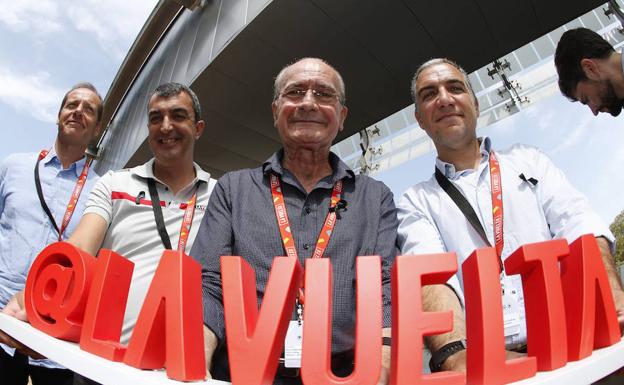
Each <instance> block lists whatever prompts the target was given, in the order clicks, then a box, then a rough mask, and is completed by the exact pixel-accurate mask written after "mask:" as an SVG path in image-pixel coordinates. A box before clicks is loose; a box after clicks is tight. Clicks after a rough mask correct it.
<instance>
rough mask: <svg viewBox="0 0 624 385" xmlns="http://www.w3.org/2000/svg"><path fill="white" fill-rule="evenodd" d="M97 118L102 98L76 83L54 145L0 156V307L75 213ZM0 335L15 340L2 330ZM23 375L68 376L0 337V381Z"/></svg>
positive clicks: (66, 379) (87, 176)
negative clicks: (38, 151)
mask: <svg viewBox="0 0 624 385" xmlns="http://www.w3.org/2000/svg"><path fill="white" fill-rule="evenodd" d="M101 119H102V98H101V97H100V95H99V94H98V92H97V90H96V89H95V87H94V86H93V85H92V84H90V83H79V84H76V85H75V86H73V87H72V88H71V89H70V90H69V91H68V92H67V93H66V94H65V97H64V98H63V101H62V102H61V108H60V110H59V113H58V118H57V125H58V134H57V136H56V140H55V142H54V145H53V146H52V147H51V148H50V149H49V150H44V151H41V152H40V153H29V154H13V155H10V156H9V157H7V158H6V159H5V160H4V161H3V162H2V164H0V306H1V307H2V308H4V310H3V311H4V312H5V313H12V312H13V309H11V308H8V309H7V308H5V307H6V305H7V303H8V302H9V300H10V299H11V297H12V296H13V295H14V294H15V293H17V292H19V291H20V290H23V289H24V285H25V282H26V276H27V274H28V270H29V269H30V266H31V264H32V262H33V260H34V258H35V257H36V256H37V255H38V254H39V252H40V251H41V250H42V249H43V248H45V247H46V246H47V245H48V244H50V243H53V242H56V241H58V240H64V239H66V238H67V237H68V236H69V235H70V234H72V232H73V231H74V229H75V228H76V225H77V224H78V221H79V220H80V217H81V216H82V212H83V210H84V207H85V203H86V201H87V197H88V194H89V192H90V190H91V188H92V187H93V185H94V184H95V181H96V180H97V175H95V173H93V172H89V164H90V159H87V158H86V157H85V150H86V148H87V145H88V144H89V142H91V141H92V140H93V139H94V138H95V137H97V135H99V133H100V129H101ZM0 342H4V343H11V344H15V341H12V340H11V339H10V337H8V336H7V335H5V334H4V333H2V332H0ZM17 346H19V345H17ZM22 348H23V347H21V346H20V349H22ZM29 376H30V378H31V380H32V383H33V384H34V385H38V384H71V381H72V378H73V373H72V372H71V371H69V370H67V369H64V368H63V367H61V366H59V365H58V364H56V363H54V362H52V361H49V360H45V359H41V360H35V359H32V358H30V359H29V357H28V356H27V355H25V354H22V353H21V352H20V351H15V349H13V348H9V347H8V346H7V345H2V349H0V377H1V378H2V383H3V384H7V385H12V384H27V383H28V377H29Z"/></svg>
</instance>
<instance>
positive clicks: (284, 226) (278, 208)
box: [271, 174, 342, 303]
mask: <svg viewBox="0 0 624 385" xmlns="http://www.w3.org/2000/svg"><path fill="white" fill-rule="evenodd" d="M341 193H342V181H341V180H339V181H337V182H336V184H334V188H333V190H332V195H331V201H330V204H329V212H328V213H327V217H325V223H324V224H323V228H322V229H321V233H320V234H319V237H318V239H317V241H316V246H315V247H314V253H312V258H321V257H323V255H324V254H325V249H327V244H328V243H329V240H330V238H331V235H332V232H333V231H334V226H335V225H336V204H337V203H338V201H339V200H340V194H341ZM271 195H272V197H273V206H274V207H275V217H276V218H277V225H278V226H279V230H280V234H281V236H282V242H283V244H284V249H285V250H286V255H287V256H289V257H293V258H297V248H296V247H295V240H294V236H293V234H292V231H291V228H290V223H289V221H288V213H287V212H286V202H285V201H284V194H282V188H281V185H280V179H279V177H278V176H277V175H275V174H271ZM299 301H300V302H301V303H303V291H301V290H300V291H299Z"/></svg>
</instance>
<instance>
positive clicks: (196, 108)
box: [150, 82, 201, 123]
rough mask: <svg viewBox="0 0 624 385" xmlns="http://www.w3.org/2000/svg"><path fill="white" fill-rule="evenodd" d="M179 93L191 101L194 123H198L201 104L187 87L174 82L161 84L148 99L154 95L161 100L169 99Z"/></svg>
mask: <svg viewBox="0 0 624 385" xmlns="http://www.w3.org/2000/svg"><path fill="white" fill-rule="evenodd" d="M180 92H185V93H186V94H187V95H188V96H189V97H190V98H191V100H192V101H193V112H194V114H195V123H197V122H199V121H200V120H201V104H199V98H198V97H197V95H196V94H195V92H193V90H192V89H190V88H189V87H188V86H185V85H184V84H180V83H174V82H171V83H164V84H161V85H159V86H158V87H156V89H155V90H154V92H152V94H151V95H150V99H151V98H152V97H153V96H154V95H156V96H159V97H161V98H170V97H172V96H177V95H180Z"/></svg>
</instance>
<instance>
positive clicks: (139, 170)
mask: <svg viewBox="0 0 624 385" xmlns="http://www.w3.org/2000/svg"><path fill="white" fill-rule="evenodd" d="M154 162H155V159H154V158H152V159H150V160H149V161H147V163H145V164H143V165H142V166H139V167H135V168H133V169H132V173H133V174H134V175H137V176H139V177H141V178H144V179H154V180H156V181H158V182H159V183H162V184H164V183H163V182H162V181H161V180H159V179H158V178H156V176H155V175H154ZM193 168H194V169H195V179H193V182H192V184H195V183H197V181H202V182H206V183H208V182H209V181H210V174H209V173H208V172H206V171H204V170H202V168H201V167H199V165H198V164H197V163H195V162H193Z"/></svg>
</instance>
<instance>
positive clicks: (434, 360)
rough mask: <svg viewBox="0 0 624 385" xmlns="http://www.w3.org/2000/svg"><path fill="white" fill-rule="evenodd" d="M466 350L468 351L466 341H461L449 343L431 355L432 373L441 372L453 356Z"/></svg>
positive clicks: (430, 367)
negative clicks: (445, 362)
mask: <svg viewBox="0 0 624 385" xmlns="http://www.w3.org/2000/svg"><path fill="white" fill-rule="evenodd" d="M464 349H466V340H465V339H461V340H459V341H453V342H449V343H448V344H446V345H444V346H442V347H441V348H440V349H438V350H437V351H435V352H433V353H432V354H431V359H430V360H429V369H431V373H435V372H439V371H441V370H442V364H444V361H446V360H447V359H448V358H449V357H450V356H452V355H453V354H455V353H457V352H460V351H462V350H464Z"/></svg>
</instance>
